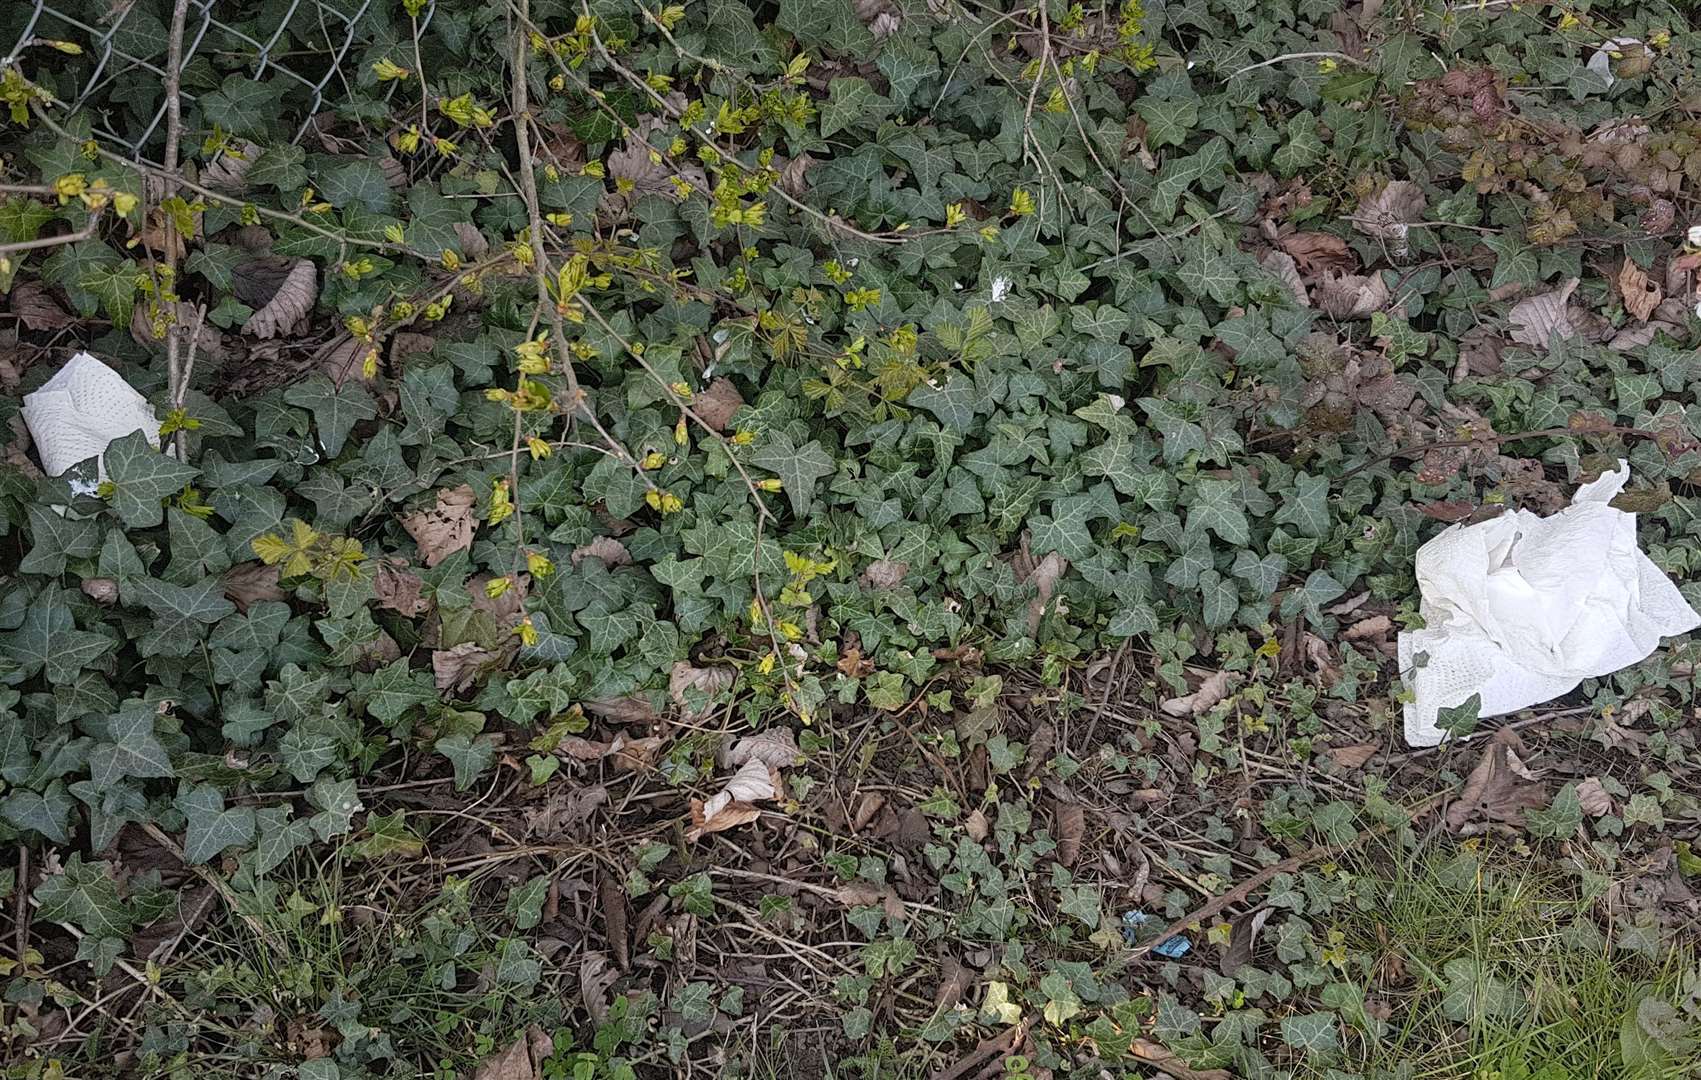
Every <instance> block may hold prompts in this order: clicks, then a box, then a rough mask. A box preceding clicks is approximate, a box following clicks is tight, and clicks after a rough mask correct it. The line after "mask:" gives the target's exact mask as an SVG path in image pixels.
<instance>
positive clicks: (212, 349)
mask: <svg viewBox="0 0 1701 1080" xmlns="http://www.w3.org/2000/svg"><path fill="white" fill-rule="evenodd" d="M173 318H174V319H175V320H176V321H174V322H173V321H168V320H169V319H173ZM197 324H199V326H198V329H197V330H196V332H195V360H196V362H197V363H199V362H201V361H203V360H205V361H208V362H209V363H213V364H217V363H220V362H222V361H223V360H224V338H223V337H222V336H221V335H220V334H219V332H218V328H217V327H215V326H213V325H212V324H211V323H209V322H207V321H206V319H204V318H202V316H201V311H200V309H199V308H197V307H196V306H195V305H194V304H191V303H189V301H187V300H179V301H177V305H176V312H175V314H174V315H173V316H166V317H164V318H162V319H160V321H158V322H155V321H154V317H153V305H152V304H137V305H136V306H135V307H134V308H133V309H131V312H130V337H131V338H132V339H134V340H135V342H136V344H138V345H140V346H142V347H143V348H146V347H148V346H150V345H152V346H157V347H158V348H161V349H164V348H165V347H166V338H167V337H168V336H169V335H170V334H171V333H172V331H173V330H174V329H175V330H176V332H177V334H178V340H179V341H180V342H182V343H183V345H184V347H185V348H187V346H188V343H189V328H190V327H191V326H196V325H197ZM156 330H157V331H159V336H158V337H155V336H154V331H156Z"/></svg>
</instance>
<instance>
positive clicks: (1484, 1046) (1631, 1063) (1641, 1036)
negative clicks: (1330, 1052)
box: [1341, 845, 1701, 1080]
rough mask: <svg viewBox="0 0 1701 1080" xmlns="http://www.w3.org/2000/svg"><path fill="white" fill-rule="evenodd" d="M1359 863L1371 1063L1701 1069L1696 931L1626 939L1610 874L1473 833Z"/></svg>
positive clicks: (1425, 1068) (1423, 1067)
mask: <svg viewBox="0 0 1701 1080" xmlns="http://www.w3.org/2000/svg"><path fill="white" fill-rule="evenodd" d="M1359 877H1360V881H1361V883H1362V887H1361V889H1360V890H1359V893H1360V903H1361V911H1360V914H1359V915H1358V917H1356V918H1355V919H1353V920H1351V921H1350V922H1349V923H1348V924H1347V925H1345V926H1343V927H1342V928H1341V929H1342V931H1343V933H1344V935H1345V940H1344V944H1345V946H1346V949H1347V952H1348V955H1349V956H1352V957H1353V958H1354V960H1353V962H1354V963H1355V964H1356V965H1357V967H1358V968H1359V972H1360V974H1361V976H1362V978H1363V980H1364V986H1365V992H1366V1000H1367V1003H1368V1004H1370V1005H1371V1006H1372V1011H1371V1015H1372V1017H1373V1018H1372V1019H1371V1020H1370V1021H1369V1022H1368V1023H1367V1024H1366V1025H1365V1027H1366V1028H1368V1030H1360V1031H1358V1032H1355V1038H1354V1040H1353V1041H1352V1042H1351V1043H1350V1044H1349V1057H1352V1058H1356V1060H1357V1065H1358V1068H1359V1069H1360V1070H1362V1075H1364V1076H1366V1077H1389V1078H1393V1077H1400V1078H1405V1080H1424V1078H1436V1080H1441V1078H1447V1080H1454V1078H1458V1077H1471V1078H1475V1080H1594V1078H1601V1080H1606V1078H1615V1080H1616V1078H1635V1080H1667V1078H1671V1080H1676V1078H1680V1077H1693V1076H1695V1075H1697V1072H1696V1070H1697V1069H1698V1068H1701V966H1698V961H1697V956H1696V953H1695V950H1694V948H1693V945H1692V944H1690V943H1687V942H1681V941H1678V942H1674V941H1663V942H1642V941H1638V942H1636V943H1635V945H1636V947H1635V948H1632V947H1630V944H1631V943H1628V942H1622V941H1615V940H1613V937H1612V934H1611V931H1610V928H1609V929H1605V930H1603V923H1602V910H1601V901H1602V899H1603V896H1604V894H1605V891H1606V887H1607V883H1606V882H1604V881H1601V880H1600V879H1597V878H1594V877H1591V876H1589V875H1572V874H1567V873H1565V872H1564V871H1563V870H1562V869H1560V868H1559V867H1557V866H1556V865H1555V864H1553V863H1551V862H1548V861H1545V860H1544V861H1538V860H1536V859H1534V858H1532V857H1528V855H1527V853H1526V854H1525V855H1524V856H1520V855H1519V854H1518V853H1516V852H1514V851H1511V850H1492V849H1490V848H1489V847H1486V846H1480V847H1479V846H1471V845H1467V846H1464V847H1460V848H1456V849H1454V848H1445V849H1444V848H1440V847H1438V846H1435V845H1431V846H1427V847H1423V848H1419V849H1417V850H1403V851H1398V852H1394V853H1390V854H1387V855H1386V856H1385V858H1383V859H1380V860H1377V861H1375V862H1373V863H1372V864H1371V865H1369V866H1367V867H1364V868H1362V870H1361V872H1360V874H1359ZM1378 1017H1379V1018H1378Z"/></svg>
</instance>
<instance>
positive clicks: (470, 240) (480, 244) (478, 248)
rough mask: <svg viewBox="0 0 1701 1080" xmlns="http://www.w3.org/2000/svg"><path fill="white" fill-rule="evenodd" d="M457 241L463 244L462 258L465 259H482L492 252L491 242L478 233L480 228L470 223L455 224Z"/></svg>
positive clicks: (459, 222) (460, 222) (458, 222)
mask: <svg viewBox="0 0 1701 1080" xmlns="http://www.w3.org/2000/svg"><path fill="white" fill-rule="evenodd" d="M454 230H455V239H456V240H458V241H460V244H461V257H462V258H464V259H482V258H484V256H485V255H487V254H489V252H490V241H489V240H486V239H485V237H484V234H483V233H481V232H479V231H478V226H477V225H474V224H473V223H472V222H470V221H457V222H455V224H454Z"/></svg>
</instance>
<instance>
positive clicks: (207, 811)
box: [174, 784, 255, 863]
mask: <svg viewBox="0 0 1701 1080" xmlns="http://www.w3.org/2000/svg"><path fill="white" fill-rule="evenodd" d="M174 805H175V806H176V807H177V809H178V810H179V811H181V812H182V814H183V818H184V821H185V822H186V824H187V827H186V829H185V831H184V834H183V857H184V858H185V859H187V860H188V861H189V862H190V863H204V862H210V861H211V860H213V859H215V858H217V857H218V856H219V855H220V854H221V853H223V852H224V851H225V849H227V848H232V847H237V846H239V845H245V844H248V843H250V842H251V841H252V840H253V839H254V826H255V819H254V810H253V808H252V807H247V806H240V807H235V808H232V809H228V810H227V809H225V805H224V796H223V795H221V794H219V790H218V788H215V787H213V786H212V785H211V784H201V785H199V786H197V787H193V788H189V789H187V790H186V791H184V792H183V793H182V794H180V795H178V796H177V801H176V803H175V804H174Z"/></svg>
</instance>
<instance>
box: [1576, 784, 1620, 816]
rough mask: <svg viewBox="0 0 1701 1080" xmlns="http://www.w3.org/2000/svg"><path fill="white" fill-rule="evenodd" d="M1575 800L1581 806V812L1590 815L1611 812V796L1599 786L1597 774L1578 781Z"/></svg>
mask: <svg viewBox="0 0 1701 1080" xmlns="http://www.w3.org/2000/svg"><path fill="white" fill-rule="evenodd" d="M1577 802H1578V803H1579V804H1581V806H1582V807H1583V813H1585V814H1588V815H1589V816H1590V817H1601V816H1602V815H1604V814H1610V813H1612V796H1611V795H1608V794H1607V790H1606V788H1604V787H1602V786H1601V778H1600V777H1598V776H1590V777H1585V778H1584V779H1583V780H1582V781H1581V782H1580V783H1578V785H1577Z"/></svg>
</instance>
